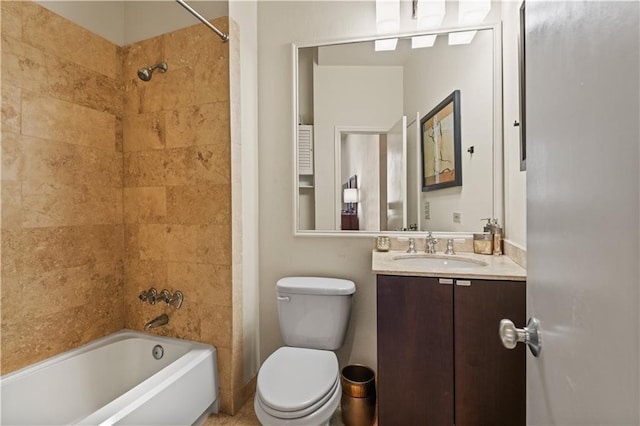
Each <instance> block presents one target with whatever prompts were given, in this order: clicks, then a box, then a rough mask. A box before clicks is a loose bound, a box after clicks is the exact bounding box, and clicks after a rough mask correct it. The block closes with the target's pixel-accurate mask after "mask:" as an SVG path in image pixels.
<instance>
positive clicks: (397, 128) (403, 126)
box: [386, 116, 408, 231]
mask: <svg viewBox="0 0 640 426" xmlns="http://www.w3.org/2000/svg"><path fill="white" fill-rule="evenodd" d="M406 195H407V117H406V116H402V118H401V119H400V120H399V121H398V122H397V123H396V124H394V125H393V127H391V129H389V131H388V132H387V228H386V229H387V230H390V231H393V230H396V229H403V228H407V227H408V225H407V200H406Z"/></svg>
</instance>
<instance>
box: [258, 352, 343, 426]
mask: <svg viewBox="0 0 640 426" xmlns="http://www.w3.org/2000/svg"><path fill="white" fill-rule="evenodd" d="M341 394H342V389H341V387H340V377H339V368H338V359H337V358H336V355H335V354H334V353H333V352H330V351H325V350H320V349H307V348H292V347H287V346H285V347H282V348H280V349H278V350H277V351H275V352H274V353H273V354H271V356H270V357H269V358H267V360H266V361H265V362H264V364H263V365H262V368H261V369H260V373H259V374H258V383H257V386H256V397H255V399H254V408H255V411H256V416H257V417H258V419H259V420H260V423H262V424H263V425H274V426H275V425H310V426H317V425H323V424H328V422H329V419H330V418H331V416H332V415H333V413H334V412H335V410H336V409H337V408H338V405H339V403H340V397H341Z"/></svg>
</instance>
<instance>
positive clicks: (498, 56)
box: [291, 23, 505, 238]
mask: <svg viewBox="0 0 640 426" xmlns="http://www.w3.org/2000/svg"><path fill="white" fill-rule="evenodd" d="M487 29H491V30H493V33H492V34H493V148H492V149H493V195H492V197H493V217H495V218H496V219H498V221H499V223H500V224H501V225H502V226H504V223H505V222H504V217H505V214H504V163H503V158H504V156H503V150H504V146H503V137H502V133H503V127H502V126H503V120H502V105H501V102H502V24H501V23H495V24H489V25H478V26H474V27H460V28H442V29H438V30H430V31H414V32H408V33H399V34H397V35H396V34H385V35H384V36H379V35H376V36H371V37H363V38H352V39H340V40H332V41H326V42H318V41H316V42H304V43H291V58H292V60H291V63H292V78H291V80H292V86H291V89H292V90H291V103H292V116H291V140H292V141H293V143H292V150H291V160H292V163H293V167H292V170H293V175H292V179H291V182H292V185H293V215H292V217H293V235H294V236H299V237H367V238H371V237H377V236H380V235H387V236H393V237H396V238H398V237H399V238H403V237H404V238H409V237H419V236H423V235H426V233H427V231H404V232H399V231H369V232H367V231H342V230H335V231H322V230H321V231H315V230H300V229H298V214H299V207H300V206H299V189H298V178H299V177H298V155H297V152H298V49H301V48H306V47H319V46H331V45H336V44H345V43H358V42H365V41H373V40H377V39H381V38H392V37H412V36H416V35H426V34H446V33H450V32H459V31H473V30H487ZM480 229H481V224H478V232H480ZM433 234H434V235H435V236H438V237H440V238H470V237H471V236H472V234H473V233H472V232H448V231H438V230H433Z"/></svg>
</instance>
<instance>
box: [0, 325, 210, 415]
mask: <svg viewBox="0 0 640 426" xmlns="http://www.w3.org/2000/svg"><path fill="white" fill-rule="evenodd" d="M156 345H160V346H162V348H163V351H164V355H163V356H162V358H160V359H155V358H154V356H153V353H152V352H153V350H154V349H153V348H154V347H155V346H156ZM156 352H157V350H156ZM0 392H1V393H0V401H1V405H0V409H1V411H2V413H1V415H0V423H1V424H2V425H30V426H35V425H47V426H51V425H66V424H81V425H112V424H119V425H191V424H199V423H201V422H203V421H204V419H205V418H206V417H207V416H208V414H209V413H210V412H213V413H217V412H218V406H219V399H218V374H217V357H216V349H215V348H214V347H213V346H210V345H205V344H201V343H196V342H190V341H187V340H180V339H172V338H167V337H157V336H152V335H150V334H146V333H141V332H137V331H131V330H122V331H119V332H117V333H114V334H111V335H109V336H106V337H103V338H101V339H98V340H95V341H93V342H90V343H88V344H86V345H84V346H81V347H79V348H76V349H73V350H71V351H68V352H65V353H63V354H60V355H57V356H54V357H52V358H49V359H47V360H44V361H42V362H39V363H37V364H33V365H31V366H28V367H26V368H23V369H21V370H18V371H16V372H13V373H10V374H7V375H5V376H2V378H0Z"/></svg>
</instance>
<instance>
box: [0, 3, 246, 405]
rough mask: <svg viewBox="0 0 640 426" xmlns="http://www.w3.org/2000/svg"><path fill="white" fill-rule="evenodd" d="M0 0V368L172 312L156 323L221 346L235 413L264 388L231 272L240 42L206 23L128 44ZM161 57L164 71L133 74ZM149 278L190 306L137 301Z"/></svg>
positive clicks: (224, 382) (223, 21)
mask: <svg viewBox="0 0 640 426" xmlns="http://www.w3.org/2000/svg"><path fill="white" fill-rule="evenodd" d="M1 5H2V17H1V18H0V19H1V23H2V83H1V85H2V188H1V189H2V208H1V210H2V222H1V228H2V252H1V257H2V305H1V309H2V318H1V323H2V355H1V357H2V358H1V360H0V361H1V363H2V373H6V372H9V371H12V370H15V369H17V368H20V367H23V366H25V365H28V364H31V363H33V362H35V361H38V360H41V359H44V358H46V357H49V356H51V355H55V354H57V353H60V352H63V351H65V350H68V349H70V348H72V347H75V346H77V345H79V344H82V343H85V342H87V341H90V340H93V339H95V338H97V337H99V336H102V335H106V334H109V333H111V332H113V331H116V330H118V329H121V328H123V327H126V328H131V329H136V330H140V329H142V327H143V326H144V324H145V323H146V322H147V321H149V320H150V319H152V318H154V317H156V316H158V315H160V314H161V313H164V312H166V313H168V314H169V317H170V322H169V324H168V326H167V327H163V328H161V329H157V330H155V331H154V332H156V333H158V334H163V335H168V336H172V337H178V338H185V339H190V340H196V341H201V342H205V343H209V344H213V345H215V346H216V347H217V349H218V366H219V375H220V388H221V409H222V410H223V411H224V412H226V413H234V412H235V411H237V410H238V409H239V408H240V407H241V406H242V404H243V403H244V402H245V401H246V399H247V398H248V397H249V396H250V394H251V389H252V385H253V386H255V384H254V383H251V384H250V385H248V386H244V385H243V382H242V297H241V295H242V287H241V276H236V275H232V274H233V271H234V269H232V268H234V267H235V266H237V265H241V263H240V262H241V260H240V259H239V258H234V256H232V253H240V252H239V250H238V247H235V250H234V249H233V248H232V220H231V217H232V198H231V197H232V191H231V184H232V168H231V155H232V154H231V150H232V144H231V123H232V122H233V123H236V121H232V117H231V115H232V114H231V107H230V105H231V98H230V84H229V81H230V68H231V69H232V70H233V72H234V73H237V74H238V76H239V72H240V67H239V58H238V54H237V53H238V52H237V45H235V44H233V43H222V42H220V40H219V39H218V38H217V36H216V35H215V34H213V33H212V32H211V31H210V30H209V29H207V28H206V27H204V26H202V25H195V26H192V27H189V28H185V29H182V30H178V31H175V32H172V33H168V34H165V35H162V36H159V37H155V38H152V39H149V40H145V41H142V42H139V43H135V44H133V45H130V46H126V47H123V48H119V47H117V46H115V45H112V44H111V43H109V42H107V41H105V40H104V39H102V38H100V37H98V36H96V35H94V34H92V33H90V32H88V31H87V30H85V29H83V28H81V27H79V26H77V25H75V24H73V23H71V22H69V21H67V20H66V19H64V18H62V17H59V16H58V15H55V14H54V13H52V12H50V11H48V10H47V9H45V8H42V7H40V6H38V5H37V4H34V3H31V2H24V3H22V2H4V1H3V2H1ZM214 24H215V25H216V26H218V27H219V28H221V29H223V30H224V31H226V30H227V29H228V28H229V22H228V19H227V18H219V19H216V20H215V21H214ZM231 29H232V31H234V32H235V34H234V35H235V36H236V39H237V36H238V34H237V33H238V28H237V26H236V25H235V24H233V25H232V28H231ZM230 46H231V47H230ZM230 48H231V49H232V52H233V54H232V55H231V56H232V57H233V58H234V64H233V66H230V60H229V58H230V53H229V52H230ZM234 49H235V50H234ZM162 60H165V61H166V62H167V63H168V64H169V71H168V72H167V73H165V74H163V73H160V72H156V73H155V74H154V76H153V78H152V80H151V81H149V82H143V81H141V80H139V79H138V78H137V75H136V71H137V70H138V69H139V68H141V67H144V66H149V65H152V64H155V63H157V62H159V61H162ZM238 76H236V78H235V80H233V81H239V80H238ZM234 99H235V100H234V102H236V101H238V100H239V92H238V91H236V92H235V94H234ZM235 114H238V112H237V111H236V112H235ZM236 145H237V146H235V145H234V146H235V148H236V149H237V148H239V145H238V144H236ZM236 170H237V169H236ZM233 181H234V184H235V182H238V184H239V179H238V177H237V176H236V177H234V179H233ZM238 207H239V206H237V205H235V206H234V208H238ZM234 232H235V231H234ZM234 241H238V238H237V235H236V236H235V237H234ZM150 287H155V288H156V289H157V290H158V291H160V290H162V289H164V288H166V289H168V290H170V291H176V290H180V291H182V292H183V293H184V296H185V300H184V304H183V306H182V308H181V309H180V310H176V309H174V308H172V307H167V306H166V305H164V304H156V305H153V306H152V305H149V304H147V303H142V302H140V301H139V299H138V295H139V293H140V292H141V291H143V290H146V289H148V288H150Z"/></svg>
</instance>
